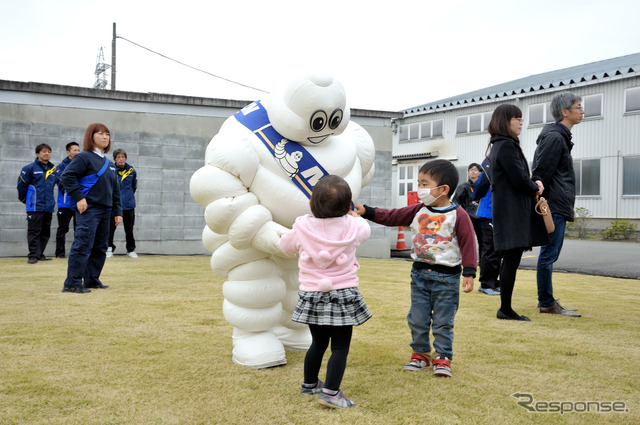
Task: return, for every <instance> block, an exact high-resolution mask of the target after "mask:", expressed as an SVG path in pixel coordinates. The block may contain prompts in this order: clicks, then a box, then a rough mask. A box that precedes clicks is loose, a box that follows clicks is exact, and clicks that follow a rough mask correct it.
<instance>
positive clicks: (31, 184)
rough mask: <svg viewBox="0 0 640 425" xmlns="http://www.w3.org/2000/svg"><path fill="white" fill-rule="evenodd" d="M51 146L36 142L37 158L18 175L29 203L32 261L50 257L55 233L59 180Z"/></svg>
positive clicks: (20, 193) (22, 199) (23, 199)
mask: <svg viewBox="0 0 640 425" xmlns="http://www.w3.org/2000/svg"><path fill="white" fill-rule="evenodd" d="M50 159H51V146H49V145H47V144H46V143H41V144H39V145H38V146H36V160H35V161H33V162H32V163H31V164H28V165H25V166H24V167H23V168H22V171H21V172H20V176H19V177H18V199H19V200H20V202H22V203H23V204H25V205H26V207H27V242H28V245H29V260H28V261H27V262H28V263H29V264H35V263H37V262H38V260H40V261H43V260H50V258H47V257H45V255H44V250H45V248H46V247H47V243H48V242H49V237H50V236H51V217H52V216H53V210H54V208H55V206H56V202H55V199H54V197H53V187H54V186H55V185H56V183H57V182H58V177H57V176H56V175H55V170H56V167H55V165H53V163H52V162H51V161H50Z"/></svg>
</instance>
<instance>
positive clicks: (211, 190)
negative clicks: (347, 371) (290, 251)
mask: <svg viewBox="0 0 640 425" xmlns="http://www.w3.org/2000/svg"><path fill="white" fill-rule="evenodd" d="M232 139H233V140H231V139H229V138H227V140H225V138H224V137H223V136H222V133H219V134H218V135H216V136H215V137H214V138H213V140H212V141H211V143H210V144H209V146H208V147H207V152H206V155H205V160H206V162H207V165H205V166H204V167H202V168H201V169H200V170H198V171H196V172H195V173H194V175H193V177H192V178H191V188H190V192H191V196H192V198H193V199H194V200H195V201H196V202H198V203H199V204H200V205H203V206H204V207H205V208H206V210H205V221H206V223H207V226H208V227H209V228H210V229H211V230H212V231H213V232H215V233H217V234H223V235H228V237H229V243H230V244H231V246H233V247H234V248H236V249H246V248H249V247H250V246H253V247H254V248H257V249H259V250H263V251H266V252H268V253H271V254H276V255H280V256H286V255H285V254H284V253H283V252H282V250H281V249H280V247H279V244H278V242H279V240H280V236H281V235H282V234H283V233H284V232H286V231H287V230H288V229H287V228H286V227H284V226H281V225H279V224H277V223H275V222H273V220H272V215H271V212H270V211H269V210H268V209H267V208H265V207H264V206H262V205H260V204H259V201H258V198H257V197H256V196H255V195H254V194H253V193H251V192H249V190H248V189H247V188H248V187H249V186H250V185H251V183H252V182H253V179H254V178H255V176H256V172H257V170H258V168H259V167H260V160H259V158H258V155H257V154H256V152H255V151H254V150H253V148H252V147H251V145H250V144H249V143H248V142H246V141H245V140H244V139H243V138H242V137H237V138H235V137H234V138H232Z"/></svg>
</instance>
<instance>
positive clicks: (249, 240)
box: [190, 74, 375, 368]
mask: <svg viewBox="0 0 640 425" xmlns="http://www.w3.org/2000/svg"><path fill="white" fill-rule="evenodd" d="M349 117H350V112H349V109H348V108H347V106H346V97H345V92H344V89H343V87H342V85H341V84H340V83H339V82H338V81H335V80H334V79H333V78H332V77H331V76H330V75H327V74H312V75H304V76H298V77H295V78H293V79H291V80H290V81H289V82H288V84H286V85H285V87H284V88H283V89H282V90H281V91H280V92H278V93H273V94H270V95H268V96H267V98H266V99H264V101H256V102H253V103H251V104H250V105H248V106H246V107H245V108H244V109H242V110H241V111H239V112H237V113H236V114H235V115H233V116H232V117H230V118H228V119H227V120H226V121H225V122H224V123H223V125H222V127H221V128H220V132H219V133H218V134H217V135H215V136H214V137H213V139H212V140H211V142H210V143H209V145H208V146H207V150H206V153H205V165H204V166H203V167H202V168H200V169H199V170H198V171H196V172H195V173H194V174H193V176H192V177H191V186H190V192H191V197H192V198H193V199H194V200H195V201H196V202H197V203H199V204H200V205H202V206H204V207H205V208H206V209H205V214H204V218H205V222H206V226H205V228H204V231H203V234H202V240H203V242H204V245H205V247H206V248H207V249H208V250H209V251H210V252H212V253H213V255H212V256H211V268H212V269H213V271H214V272H215V273H216V274H217V275H219V276H221V277H223V278H224V279H227V280H226V281H225V282H224V284H223V287H222V292H223V295H224V302H223V306H222V309H223V313H224V317H225V319H226V320H227V322H229V323H230V324H231V325H232V326H233V328H234V330H233V357H232V359H233V361H234V362H235V363H237V364H239V365H242V366H246V367H253V368H267V367H273V366H278V365H282V364H285V363H286V362H287V359H286V356H285V348H286V349H294V350H306V349H307V348H309V345H310V344H311V336H310V334H309V330H308V327H307V325H304V324H300V323H296V322H293V321H291V315H292V313H293V310H294V308H295V305H296V302H297V301H298V288H299V283H298V263H297V260H296V258H294V257H291V256H288V255H286V254H284V253H283V252H282V251H281V250H280V247H279V240H280V236H281V235H282V234H283V233H284V232H286V231H287V230H289V229H290V228H291V226H292V225H293V222H294V221H295V219H296V217H298V216H300V215H304V214H309V213H310V212H311V211H310V207H309V198H310V196H311V192H312V190H313V186H314V185H315V184H316V182H317V181H318V180H319V179H320V178H321V177H323V176H325V175H327V174H335V175H338V176H340V177H342V178H344V179H345V180H346V181H347V182H348V183H349V186H350V187H351V191H352V192H353V197H354V200H356V199H358V196H359V195H360V190H361V188H362V187H364V186H365V185H367V184H368V183H369V182H370V181H371V179H372V178H373V173H374V157H375V147H374V144H373V141H372V139H371V137H370V136H369V134H368V133H367V132H366V131H365V130H364V129H363V128H362V127H360V126H359V125H358V124H356V123H354V122H352V121H349Z"/></svg>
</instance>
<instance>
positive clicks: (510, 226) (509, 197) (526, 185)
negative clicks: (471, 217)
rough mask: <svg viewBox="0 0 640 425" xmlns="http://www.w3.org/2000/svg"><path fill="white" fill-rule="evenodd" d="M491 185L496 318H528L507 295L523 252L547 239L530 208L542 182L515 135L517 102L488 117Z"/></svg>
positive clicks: (517, 129)
mask: <svg viewBox="0 0 640 425" xmlns="http://www.w3.org/2000/svg"><path fill="white" fill-rule="evenodd" d="M488 130H489V134H490V135H491V140H490V143H489V146H490V154H489V157H490V159H491V170H492V171H491V174H492V177H493V181H492V185H491V191H492V197H493V211H492V212H493V241H494V246H495V249H496V251H500V252H501V255H502V265H501V267H500V288H501V290H500V309H499V310H498V313H497V317H498V319H506V320H521V321H529V318H528V317H526V316H521V315H519V314H518V313H516V312H515V311H513V308H512V307H511V297H512V295H513V287H514V285H515V281H516V273H517V271H518V266H520V260H521V259H522V253H523V252H524V251H525V250H530V249H531V247H533V246H539V245H544V244H547V243H549V235H548V234H547V231H546V228H545V226H544V221H543V219H542V216H540V215H538V214H535V213H533V208H534V205H535V201H536V197H537V196H538V195H540V194H542V191H543V190H544V187H543V186H542V182H540V181H536V182H534V181H533V180H532V179H531V173H530V171H529V165H528V163H527V159H526V158H525V157H524V153H523V152H522V148H521V147H520V140H519V139H518V135H520V132H521V131H522V111H520V108H518V107H517V106H515V105H500V106H498V107H497V108H496V110H495V111H494V112H493V115H492V116H491V122H490V123H489V128H488Z"/></svg>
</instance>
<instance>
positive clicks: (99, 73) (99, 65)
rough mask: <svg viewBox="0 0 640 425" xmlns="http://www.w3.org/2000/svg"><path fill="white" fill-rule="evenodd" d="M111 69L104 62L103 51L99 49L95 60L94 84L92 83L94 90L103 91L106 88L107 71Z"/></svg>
mask: <svg viewBox="0 0 640 425" xmlns="http://www.w3.org/2000/svg"><path fill="white" fill-rule="evenodd" d="M109 68H111V65H109V64H108V63H105V62H104V51H103V48H102V47H100V51H99V52H98V57H97V58H96V71H95V72H94V74H95V75H96V82H95V83H93V88H94V89H104V88H106V87H107V69H109Z"/></svg>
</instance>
